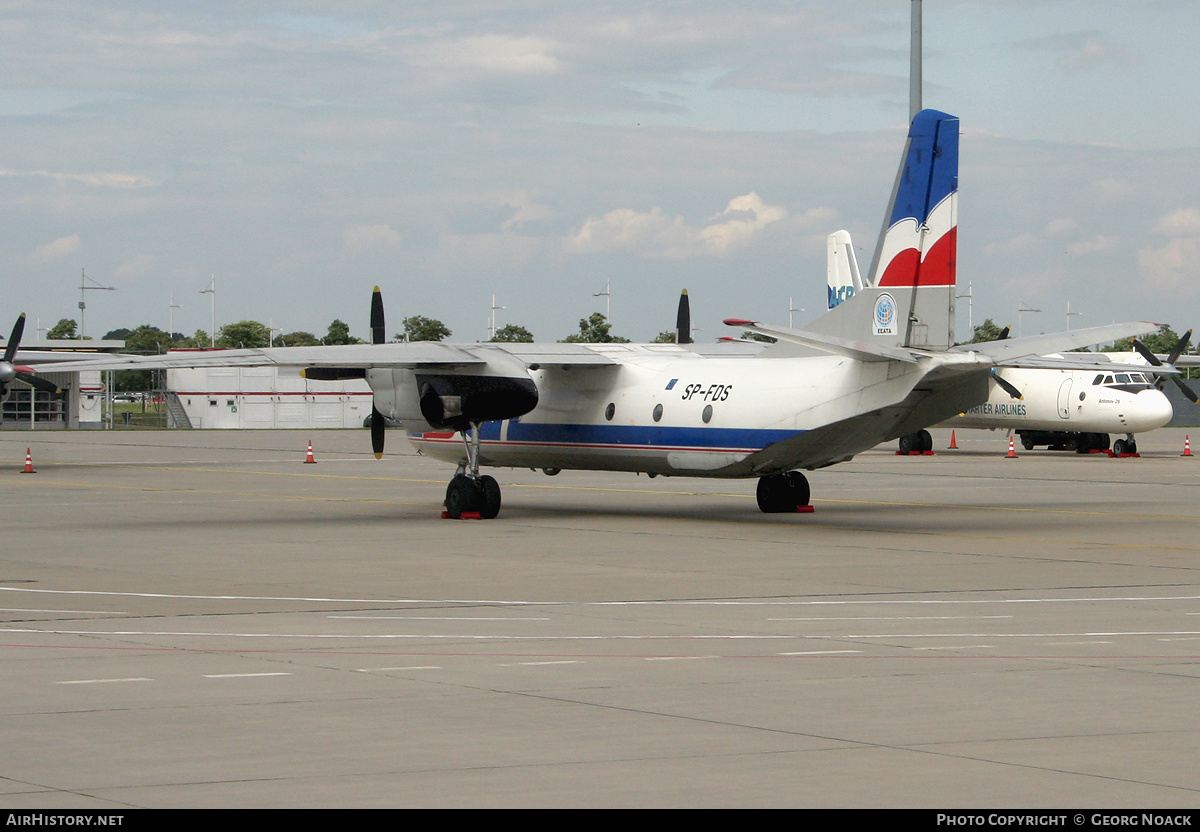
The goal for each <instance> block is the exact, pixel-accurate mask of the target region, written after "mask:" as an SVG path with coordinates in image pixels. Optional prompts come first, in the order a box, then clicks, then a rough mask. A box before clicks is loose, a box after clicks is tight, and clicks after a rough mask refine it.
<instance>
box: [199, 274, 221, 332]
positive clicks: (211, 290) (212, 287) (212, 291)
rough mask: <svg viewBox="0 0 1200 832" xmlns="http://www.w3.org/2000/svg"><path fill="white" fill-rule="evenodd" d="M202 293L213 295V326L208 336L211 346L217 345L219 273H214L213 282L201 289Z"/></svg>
mask: <svg viewBox="0 0 1200 832" xmlns="http://www.w3.org/2000/svg"><path fill="white" fill-rule="evenodd" d="M200 294H202V295H211V298H210V299H211V301H212V303H211V314H212V321H211V326H210V328H209V330H208V338H209V346H210V347H215V346H216V345H217V275H216V273H215V272H214V273H213V276H212V282H211V283H209V284H208V288H207V289H201V290H200Z"/></svg>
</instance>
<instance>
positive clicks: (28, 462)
mask: <svg viewBox="0 0 1200 832" xmlns="http://www.w3.org/2000/svg"><path fill="white" fill-rule="evenodd" d="M21 473H22V474H36V473H37V471H35V470H33V454H31V453H30V452H29V448H26V449H25V468H24V469H23V470H22V471H21Z"/></svg>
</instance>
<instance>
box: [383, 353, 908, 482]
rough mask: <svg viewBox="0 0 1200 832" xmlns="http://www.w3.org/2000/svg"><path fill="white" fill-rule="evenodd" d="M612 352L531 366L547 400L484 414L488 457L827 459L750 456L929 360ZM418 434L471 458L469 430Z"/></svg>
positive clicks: (867, 440)
mask: <svg viewBox="0 0 1200 832" xmlns="http://www.w3.org/2000/svg"><path fill="white" fill-rule="evenodd" d="M603 352H604V353H605V354H606V355H608V356H609V357H611V358H613V359H616V360H615V363H612V364H605V365H597V366H570V367H561V366H547V367H541V368H539V369H537V370H533V371H531V372H530V375H531V376H532V377H533V379H534V380H535V382H536V383H537V387H538V395H539V398H538V404H537V407H536V408H534V410H533V411H531V412H530V413H528V414H526V415H525V416H522V417H521V418H519V419H512V420H505V421H502V422H490V423H486V424H485V425H484V426H483V428H482V439H481V444H480V448H481V462H482V463H483V464H485V465H492V466H502V467H529V468H585V469H592V470H614V471H640V472H646V473H653V474H667V475H670V474H677V475H686V476H716V477H744V476H757V475H758V473H759V471H760V470H761V469H762V468H763V467H764V466H766V465H768V464H770V465H771V466H773V467H775V468H778V467H781V466H782V467H784V468H785V469H786V468H791V467H794V468H802V467H817V466H819V465H823V464H829V463H830V462H831V461H836V459H834V458H830V457H828V456H822V455H821V452H820V451H811V450H805V451H794V453H796V454H797V456H795V457H794V458H785V457H784V456H783V455H781V453H779V452H773V453H772V454H766V455H760V456H759V457H755V458H754V459H751V457H754V455H755V454H759V452H761V451H763V449H765V448H768V447H769V446H772V445H775V444H776V443H779V442H784V441H786V440H789V439H793V438H795V437H797V436H798V435H801V434H804V433H806V432H808V431H811V430H814V429H817V428H820V427H822V426H825V425H830V424H832V423H835V422H839V421H841V420H844V419H849V418H851V417H854V416H857V415H859V414H862V413H865V412H869V411H874V410H878V409H880V408H883V407H886V406H888V405H893V404H895V403H897V402H900V401H903V400H904V399H905V397H906V396H908V395H909V393H910V392H911V391H912V389H913V387H914V386H915V384H916V383H917V382H918V381H919V379H921V378H922V377H923V375H924V373H925V371H926V369H927V367H926V366H925V365H924V364H921V365H917V364H911V365H906V366H905V367H904V368H902V369H900V370H899V371H898V370H897V367H896V366H895V364H893V363H889V362H874V363H873V362H863V361H856V360H853V359H850V358H846V357H842V356H828V355H826V356H811V357H796V358H771V359H762V358H749V359H748V358H744V357H738V358H708V357H701V356H699V355H696V354H695V353H692V352H689V351H687V350H684V349H680V348H669V349H663V350H648V349H647V348H645V347H634V346H631V347H618V346H615V345H614V346H612V347H610V348H608V349H606V350H603ZM889 368H890V375H891V378H889V377H888V376H889ZM383 375H384V374H383V373H379V372H376V371H371V372H370V373H369V374H368V381H369V382H370V383H371V385H372V387H373V388H374V389H375V391H376V403H377V406H379V407H380V411H381V412H383V413H385V414H387V415H390V413H389V410H392V409H393V402H394V400H395V398H396V396H397V395H401V394H402V391H403V390H404V389H405V387H404V386H403V385H390V384H389V383H388V379H386V378H385V377H383ZM396 381H400V379H396ZM408 387H409V388H411V384H410V385H408ZM398 391H400V392H398ZM399 409H402V408H399ZM891 426H892V425H891V424H890V423H887V422H886V420H884V419H881V420H880V425H879V426H878V427H873V428H868V429H865V430H862V431H860V432H857V433H856V435H855V439H854V442H855V443H856V444H855V445H854V446H853V448H851V449H850V453H857V452H858V451H861V450H865V449H867V448H870V447H872V446H874V445H875V444H877V443H878V442H881V441H884V440H885V439H887V438H890V435H892V434H890V433H889V431H890V428H891ZM408 436H409V439H410V440H411V441H412V442H413V444H414V445H416V447H417V448H419V449H420V450H421V451H422V452H423V453H427V454H429V455H431V456H435V457H438V458H441V459H446V460H448V461H451V462H458V461H461V460H462V459H463V458H464V457H465V453H464V447H463V440H462V438H461V436H459V435H457V434H455V433H453V432H452V431H450V430H448V429H447V430H441V431H437V430H428V429H426V430H420V429H414V427H413V426H408ZM764 457H770V459H769V461H768V460H766V459H764ZM840 458H845V454H844V453H843V454H841V457H840Z"/></svg>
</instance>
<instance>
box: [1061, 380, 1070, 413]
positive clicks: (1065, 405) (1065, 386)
mask: <svg viewBox="0 0 1200 832" xmlns="http://www.w3.org/2000/svg"><path fill="white" fill-rule="evenodd" d="M1058 418H1060V419H1070V418H1071V379H1070V378H1069V377H1068V378H1067V380H1066V381H1064V382H1063V383H1062V385H1060V386H1059V388H1058Z"/></svg>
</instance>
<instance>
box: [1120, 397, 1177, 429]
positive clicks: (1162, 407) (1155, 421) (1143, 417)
mask: <svg viewBox="0 0 1200 832" xmlns="http://www.w3.org/2000/svg"><path fill="white" fill-rule="evenodd" d="M1133 411H1134V412H1133V413H1131V414H1129V417H1128V422H1129V429H1130V431H1131V432H1132V433H1141V432H1142V431H1147V430H1154V429H1155V428H1161V427H1162V426H1163V425H1165V424H1166V423H1167V422H1169V421H1171V417H1172V416H1174V415H1175V411H1174V410H1172V409H1171V402H1170V401H1169V400H1168V399H1167V397H1166V396H1164V395H1163V394H1162V392H1161V391H1159V390H1143V391H1142V392H1140V393H1138V394H1137V396H1136V397H1135V398H1134V408H1133Z"/></svg>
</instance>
